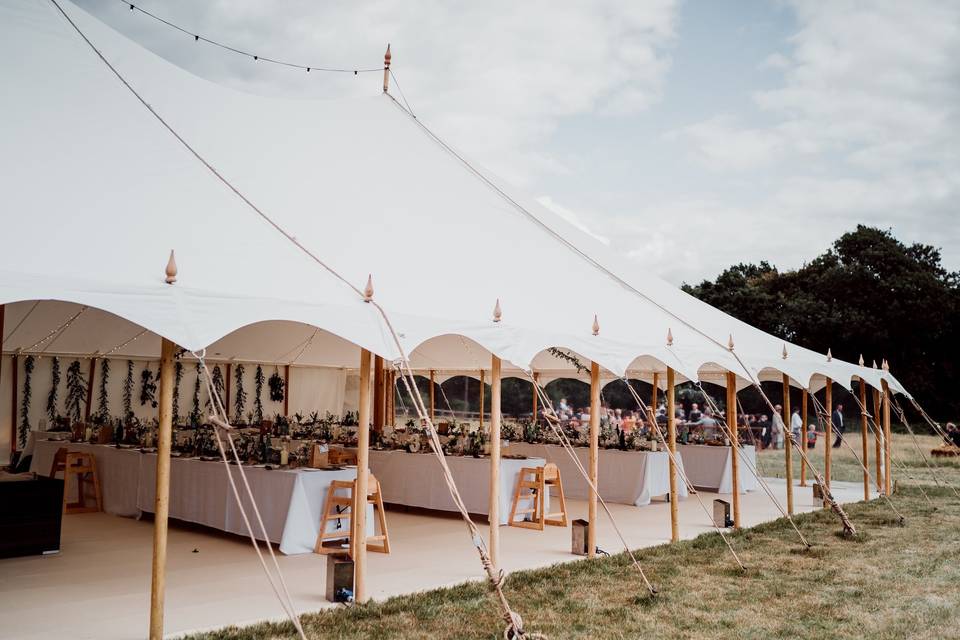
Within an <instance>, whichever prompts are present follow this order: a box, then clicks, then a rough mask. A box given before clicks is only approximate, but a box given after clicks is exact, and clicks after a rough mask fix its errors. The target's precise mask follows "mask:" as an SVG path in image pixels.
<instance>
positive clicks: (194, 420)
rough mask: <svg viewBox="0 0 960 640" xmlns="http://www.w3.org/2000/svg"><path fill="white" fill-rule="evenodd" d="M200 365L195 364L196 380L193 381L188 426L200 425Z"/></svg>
mask: <svg viewBox="0 0 960 640" xmlns="http://www.w3.org/2000/svg"><path fill="white" fill-rule="evenodd" d="M201 375H202V374H201V371H200V363H199V362H198V363H197V379H196V380H194V381H193V408H192V409H191V410H190V426H191V427H196V426H198V425H199V424H200V376H201Z"/></svg>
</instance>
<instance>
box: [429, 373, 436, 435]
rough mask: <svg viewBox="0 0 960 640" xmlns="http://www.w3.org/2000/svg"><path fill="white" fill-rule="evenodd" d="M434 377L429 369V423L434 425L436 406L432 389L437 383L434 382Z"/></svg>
mask: <svg viewBox="0 0 960 640" xmlns="http://www.w3.org/2000/svg"><path fill="white" fill-rule="evenodd" d="M435 375H436V372H435V371H434V370H433V369H430V422H432V423H434V424H436V420H437V411H436V406H437V405H436V403H435V399H434V397H435V396H434V394H435V393H436V391H435V389H434V388H435V387H436V385H437V383H436V382H435V381H434V379H435Z"/></svg>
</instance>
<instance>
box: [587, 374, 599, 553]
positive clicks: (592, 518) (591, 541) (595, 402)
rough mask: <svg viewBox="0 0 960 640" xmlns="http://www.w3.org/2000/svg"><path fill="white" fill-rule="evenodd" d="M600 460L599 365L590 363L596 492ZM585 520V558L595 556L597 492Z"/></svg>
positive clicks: (592, 466) (592, 479)
mask: <svg viewBox="0 0 960 640" xmlns="http://www.w3.org/2000/svg"><path fill="white" fill-rule="evenodd" d="M599 460H600V365H598V364H597V363H596V362H591V363H590V468H589V469H588V471H589V472H590V482H592V483H593V486H594V488H595V489H596V490H599V489H600V487H599V486H598V485H597V478H598V476H599ZM587 520H589V522H590V526H589V528H588V529H587V556H588V557H590V558H593V557H594V556H596V555H597V526H598V525H599V521H598V520H597V491H595V490H591V491H590V496H589V499H588V500H587Z"/></svg>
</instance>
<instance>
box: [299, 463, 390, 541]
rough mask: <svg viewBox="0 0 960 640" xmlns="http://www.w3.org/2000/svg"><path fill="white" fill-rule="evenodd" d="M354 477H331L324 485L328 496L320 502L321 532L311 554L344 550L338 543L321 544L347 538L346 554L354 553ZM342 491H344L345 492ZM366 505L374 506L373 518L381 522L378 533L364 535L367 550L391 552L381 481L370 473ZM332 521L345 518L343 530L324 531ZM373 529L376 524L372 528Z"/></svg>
mask: <svg viewBox="0 0 960 640" xmlns="http://www.w3.org/2000/svg"><path fill="white" fill-rule="evenodd" d="M356 487H357V481H356V480H334V481H333V482H331V483H330V486H329V487H328V488H327V499H326V501H325V502H324V505H323V516H322V517H321V518H320V531H319V532H318V533H317V544H316V545H315V546H314V548H313V552H314V553H321V554H329V553H343V548H342V547H340V546H333V547H329V546H324V544H323V543H324V542H327V541H330V540H343V539H344V538H346V539H347V540H349V545H350V546H349V548H348V549H349V550H348V551H347V553H348V555H349V556H350V557H351V558H353V557H354V556H355V551H356V549H355V546H354V540H353V512H354V510H355V509H356V508H357V505H356V503H355V501H354V495H355V494H356ZM343 492H346V494H344V493H343ZM367 504H372V505H373V511H374V517H375V518H376V521H375V522H377V523H379V525H380V533H379V534H376V535H372V536H367V550H368V551H375V552H377V553H390V534H389V532H388V531H387V517H386V514H385V512H384V510H383V494H382V493H381V492H380V482H379V481H378V480H377V478H376V477H375V476H374V475H373V474H372V473H371V474H370V475H369V479H368V480H367V499H366V501H365V504H364V507H366V505H367ZM335 520H343V521H346V523H347V525H346V527H345V528H344V529H336V530H333V531H327V524H328V523H330V522H333V521H335ZM374 531H376V527H374Z"/></svg>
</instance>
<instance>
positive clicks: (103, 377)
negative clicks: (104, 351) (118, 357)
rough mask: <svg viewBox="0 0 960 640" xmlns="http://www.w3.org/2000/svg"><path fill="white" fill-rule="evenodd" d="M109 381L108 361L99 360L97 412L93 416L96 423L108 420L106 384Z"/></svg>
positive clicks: (108, 407) (108, 398)
mask: <svg viewBox="0 0 960 640" xmlns="http://www.w3.org/2000/svg"><path fill="white" fill-rule="evenodd" d="M109 381H110V361H109V360H107V359H106V358H103V359H102V360H100V386H99V387H98V389H97V413H96V415H95V416H94V418H93V421H94V422H95V423H96V424H100V425H103V424H107V423H108V422H110V397H109V395H108V394H107V384H108V383H109Z"/></svg>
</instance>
